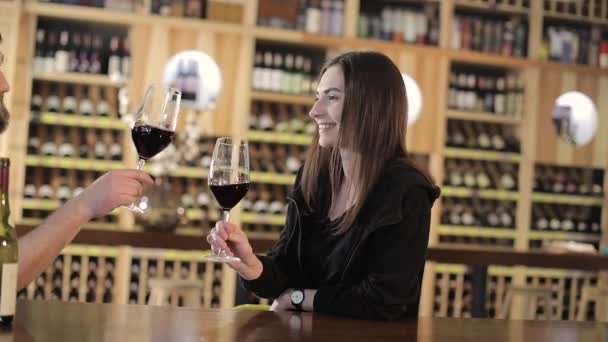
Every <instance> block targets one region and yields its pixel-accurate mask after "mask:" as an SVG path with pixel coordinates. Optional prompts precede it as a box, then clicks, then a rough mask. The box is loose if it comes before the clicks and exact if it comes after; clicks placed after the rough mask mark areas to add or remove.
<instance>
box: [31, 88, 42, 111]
mask: <svg viewBox="0 0 608 342" xmlns="http://www.w3.org/2000/svg"><path fill="white" fill-rule="evenodd" d="M43 102H44V101H43V99H42V93H41V92H40V83H34V86H33V90H32V99H31V100H30V110H31V111H32V113H39V112H40V111H41V110H42V104H43Z"/></svg>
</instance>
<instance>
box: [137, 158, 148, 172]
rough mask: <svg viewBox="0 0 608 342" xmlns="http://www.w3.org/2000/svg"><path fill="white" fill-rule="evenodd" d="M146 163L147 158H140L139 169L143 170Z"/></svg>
mask: <svg viewBox="0 0 608 342" xmlns="http://www.w3.org/2000/svg"><path fill="white" fill-rule="evenodd" d="M144 165H146V160H145V159H142V158H139V161H137V169H138V170H142V169H143V168H144Z"/></svg>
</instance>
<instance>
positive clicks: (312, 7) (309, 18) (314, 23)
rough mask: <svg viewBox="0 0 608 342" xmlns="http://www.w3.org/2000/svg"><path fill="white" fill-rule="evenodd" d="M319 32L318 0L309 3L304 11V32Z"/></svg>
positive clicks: (319, 14)
mask: <svg viewBox="0 0 608 342" xmlns="http://www.w3.org/2000/svg"><path fill="white" fill-rule="evenodd" d="M320 31H321V5H320V2H319V0H312V1H310V3H309V5H308V8H307V10H306V32H308V33H319V32H320Z"/></svg>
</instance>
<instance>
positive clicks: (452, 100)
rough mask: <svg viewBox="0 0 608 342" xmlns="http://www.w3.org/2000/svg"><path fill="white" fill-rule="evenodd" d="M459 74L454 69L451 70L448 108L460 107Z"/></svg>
mask: <svg viewBox="0 0 608 342" xmlns="http://www.w3.org/2000/svg"><path fill="white" fill-rule="evenodd" d="M457 81H458V76H457V75H456V73H455V72H454V71H451V72H450V78H449V88H448V108H451V109H459V108H458V82H457Z"/></svg>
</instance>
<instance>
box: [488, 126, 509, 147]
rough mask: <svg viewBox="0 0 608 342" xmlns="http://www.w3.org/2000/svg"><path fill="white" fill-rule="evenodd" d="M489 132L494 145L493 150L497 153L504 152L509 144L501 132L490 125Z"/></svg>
mask: <svg viewBox="0 0 608 342" xmlns="http://www.w3.org/2000/svg"><path fill="white" fill-rule="evenodd" d="M488 130H489V134H490V141H491V145H492V149H494V150H496V151H503V150H505V149H506V147H507V143H506V142H505V139H504V138H503V137H502V135H501V134H500V130H499V129H498V128H497V127H496V126H494V125H488Z"/></svg>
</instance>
